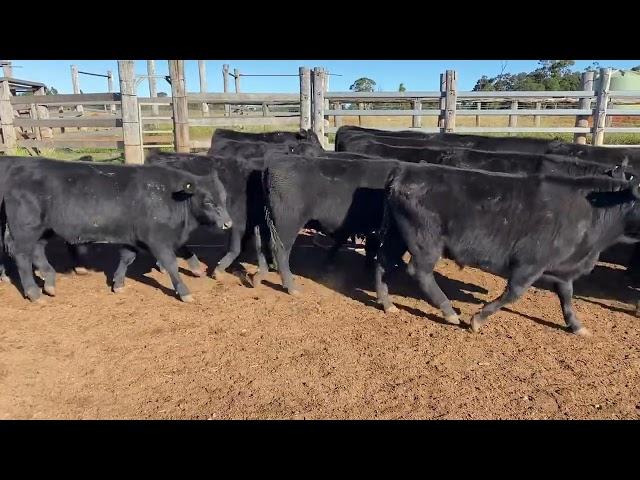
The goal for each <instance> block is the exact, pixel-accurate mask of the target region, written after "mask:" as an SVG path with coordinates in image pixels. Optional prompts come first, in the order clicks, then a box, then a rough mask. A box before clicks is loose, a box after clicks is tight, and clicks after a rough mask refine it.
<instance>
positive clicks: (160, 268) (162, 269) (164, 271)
mask: <svg viewBox="0 0 640 480" xmlns="http://www.w3.org/2000/svg"><path fill="white" fill-rule="evenodd" d="M156 268H157V269H158V271H159V272H160V273H162V274H164V275H166V273H167V270H166V269H165V268H164V267H163V266H161V265H156Z"/></svg>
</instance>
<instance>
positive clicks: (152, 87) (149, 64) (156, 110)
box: [147, 60, 160, 117]
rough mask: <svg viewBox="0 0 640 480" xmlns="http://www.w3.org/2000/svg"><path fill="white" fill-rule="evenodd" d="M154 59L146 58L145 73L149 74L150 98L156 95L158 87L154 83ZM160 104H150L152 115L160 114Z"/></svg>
mask: <svg viewBox="0 0 640 480" xmlns="http://www.w3.org/2000/svg"><path fill="white" fill-rule="evenodd" d="M155 74H156V61H155V60H147V75H149V96H150V97H151V98H157V97H158V87H157V83H156V77H155V76H154V75H155ZM159 107H160V106H159V105H158V104H157V103H154V104H152V105H151V111H152V112H153V116H154V117H157V116H158V115H160V108H159Z"/></svg>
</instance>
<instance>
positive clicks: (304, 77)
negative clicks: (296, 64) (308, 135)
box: [299, 67, 311, 130]
mask: <svg viewBox="0 0 640 480" xmlns="http://www.w3.org/2000/svg"><path fill="white" fill-rule="evenodd" d="M299 72H300V129H301V130H309V129H310V128H311V74H310V73H309V69H308V68H307V67H300V69H299Z"/></svg>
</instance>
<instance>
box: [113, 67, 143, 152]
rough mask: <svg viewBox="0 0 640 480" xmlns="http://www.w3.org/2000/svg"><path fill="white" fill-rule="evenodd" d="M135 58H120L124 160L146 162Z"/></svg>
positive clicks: (119, 72) (119, 73)
mask: <svg viewBox="0 0 640 480" xmlns="http://www.w3.org/2000/svg"><path fill="white" fill-rule="evenodd" d="M134 63H135V62H134V60H118V75H119V77H120V96H121V110H122V136H123V140H124V162H125V163H133V164H141V163H144V155H143V153H142V138H141V134H140V116H139V111H138V96H137V94H136V76H135V70H134V67H135V64H134Z"/></svg>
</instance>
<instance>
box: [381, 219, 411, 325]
mask: <svg viewBox="0 0 640 480" xmlns="http://www.w3.org/2000/svg"><path fill="white" fill-rule="evenodd" d="M406 249H407V246H406V245H405V243H404V241H402V240H401V239H400V237H399V236H398V235H397V233H392V232H391V231H387V233H386V234H385V240H384V243H382V246H381V248H380V250H379V251H378V256H377V259H376V261H375V282H376V294H377V296H378V303H379V304H381V305H382V308H383V309H384V311H385V312H387V313H395V312H397V311H398V307H396V306H395V305H394V304H393V303H392V302H391V299H390V298H389V288H388V286H387V281H388V280H389V276H390V275H391V273H392V272H393V271H394V270H395V265H396V263H398V260H399V261H402V255H403V254H404V252H405V251H406Z"/></svg>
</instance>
